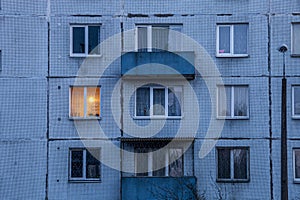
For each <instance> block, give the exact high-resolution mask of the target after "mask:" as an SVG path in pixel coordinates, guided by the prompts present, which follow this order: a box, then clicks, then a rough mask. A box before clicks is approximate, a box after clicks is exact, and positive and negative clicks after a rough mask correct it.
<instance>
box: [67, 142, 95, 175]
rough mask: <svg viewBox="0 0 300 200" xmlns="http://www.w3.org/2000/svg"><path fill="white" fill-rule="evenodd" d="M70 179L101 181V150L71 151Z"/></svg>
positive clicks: (80, 149) (81, 149) (79, 149)
mask: <svg viewBox="0 0 300 200" xmlns="http://www.w3.org/2000/svg"><path fill="white" fill-rule="evenodd" d="M69 172H70V174H69V179H70V180H74V181H85V180H88V181H100V178H101V166H100V148H88V149H83V148H78V149H70V170H69Z"/></svg>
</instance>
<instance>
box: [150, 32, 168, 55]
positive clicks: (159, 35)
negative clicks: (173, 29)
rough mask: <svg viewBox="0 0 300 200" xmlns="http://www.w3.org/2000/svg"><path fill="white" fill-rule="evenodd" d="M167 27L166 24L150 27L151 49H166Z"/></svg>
mask: <svg viewBox="0 0 300 200" xmlns="http://www.w3.org/2000/svg"><path fill="white" fill-rule="evenodd" d="M168 40H169V28H168V27H167V26H165V27H164V26H159V27H156V26H153V27H152V50H153V51H162V50H164V51H166V50H168Z"/></svg>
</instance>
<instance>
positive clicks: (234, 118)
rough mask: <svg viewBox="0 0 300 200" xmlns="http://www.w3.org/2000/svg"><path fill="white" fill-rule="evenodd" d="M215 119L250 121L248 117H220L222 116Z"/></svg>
mask: <svg viewBox="0 0 300 200" xmlns="http://www.w3.org/2000/svg"><path fill="white" fill-rule="evenodd" d="M217 119H220V120H221V119H223V120H248V119H250V117H249V116H245V117H222V116H218V117H217Z"/></svg>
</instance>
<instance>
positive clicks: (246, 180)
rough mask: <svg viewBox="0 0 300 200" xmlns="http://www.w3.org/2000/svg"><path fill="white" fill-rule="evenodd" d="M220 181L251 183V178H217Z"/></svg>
mask: <svg viewBox="0 0 300 200" xmlns="http://www.w3.org/2000/svg"><path fill="white" fill-rule="evenodd" d="M216 182H218V183H249V182H250V179H217V180H216Z"/></svg>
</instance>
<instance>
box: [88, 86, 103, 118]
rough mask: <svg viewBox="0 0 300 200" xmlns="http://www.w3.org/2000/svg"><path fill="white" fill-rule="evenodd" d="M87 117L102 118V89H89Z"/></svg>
mask: <svg viewBox="0 0 300 200" xmlns="http://www.w3.org/2000/svg"><path fill="white" fill-rule="evenodd" d="M86 101H87V116H88V117H91V116H97V117H99V116H100V88H99V87H87V99H86Z"/></svg>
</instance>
